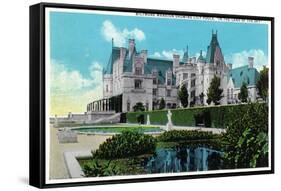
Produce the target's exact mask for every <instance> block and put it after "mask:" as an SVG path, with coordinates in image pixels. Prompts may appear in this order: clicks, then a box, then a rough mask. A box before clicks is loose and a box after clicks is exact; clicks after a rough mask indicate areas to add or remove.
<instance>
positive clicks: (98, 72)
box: [89, 62, 102, 86]
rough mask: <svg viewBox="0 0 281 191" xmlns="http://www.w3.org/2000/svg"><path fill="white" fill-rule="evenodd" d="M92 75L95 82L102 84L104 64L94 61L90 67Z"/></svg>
mask: <svg viewBox="0 0 281 191" xmlns="http://www.w3.org/2000/svg"><path fill="white" fill-rule="evenodd" d="M89 70H90V75H91V77H92V81H93V84H95V85H96V86H97V85H101V84H102V66H101V65H100V64H99V63H98V62H93V63H92V64H91V66H90V67H89Z"/></svg>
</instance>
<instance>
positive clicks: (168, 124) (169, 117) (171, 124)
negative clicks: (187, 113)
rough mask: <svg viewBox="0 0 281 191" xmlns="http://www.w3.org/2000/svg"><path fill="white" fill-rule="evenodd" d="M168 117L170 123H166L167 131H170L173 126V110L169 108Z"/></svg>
mask: <svg viewBox="0 0 281 191" xmlns="http://www.w3.org/2000/svg"><path fill="white" fill-rule="evenodd" d="M167 118H168V123H167V124H166V131H170V130H172V128H173V123H172V112H171V111H170V110H168V113H167Z"/></svg>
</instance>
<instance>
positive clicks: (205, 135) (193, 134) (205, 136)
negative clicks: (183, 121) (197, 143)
mask: <svg viewBox="0 0 281 191" xmlns="http://www.w3.org/2000/svg"><path fill="white" fill-rule="evenodd" d="M218 137H219V136H218V135H215V134H213V133H212V132H204V131H196V130H194V131H186V130H172V131H165V132H164V133H163V134H161V135H160V136H159V137H158V140H159V141H163V142H173V141H194V140H210V139H216V138H218Z"/></svg>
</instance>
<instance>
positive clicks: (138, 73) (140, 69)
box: [135, 67, 142, 75]
mask: <svg viewBox="0 0 281 191" xmlns="http://www.w3.org/2000/svg"><path fill="white" fill-rule="evenodd" d="M135 74H136V75H142V68H141V67H136V70H135Z"/></svg>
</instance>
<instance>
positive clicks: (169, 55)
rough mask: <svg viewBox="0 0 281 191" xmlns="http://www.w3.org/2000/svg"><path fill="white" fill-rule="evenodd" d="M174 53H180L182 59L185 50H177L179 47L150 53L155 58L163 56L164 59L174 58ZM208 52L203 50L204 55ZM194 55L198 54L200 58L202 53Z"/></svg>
mask: <svg viewBox="0 0 281 191" xmlns="http://www.w3.org/2000/svg"><path fill="white" fill-rule="evenodd" d="M173 54H178V55H180V59H182V57H183V54H184V50H177V49H175V48H174V49H172V50H163V51H162V52H154V53H153V54H152V55H150V56H151V57H154V58H163V59H169V60H172V59H173ZM206 54H207V53H206V52H205V51H202V55H203V56H204V57H206ZM194 56H196V58H198V57H199V56H200V53H199V52H198V53H196V54H195V55H194ZM189 57H190V55H189Z"/></svg>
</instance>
